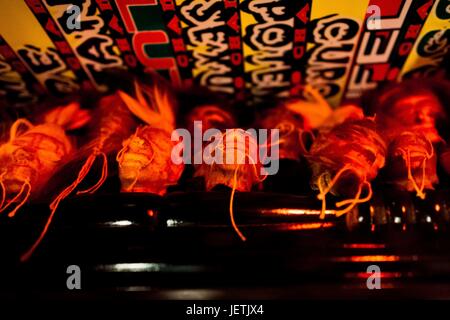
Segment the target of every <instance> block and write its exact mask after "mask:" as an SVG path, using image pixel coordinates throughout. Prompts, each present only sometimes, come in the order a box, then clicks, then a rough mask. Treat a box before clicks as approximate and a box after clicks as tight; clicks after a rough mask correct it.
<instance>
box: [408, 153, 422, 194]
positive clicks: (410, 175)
mask: <svg viewBox="0 0 450 320" xmlns="http://www.w3.org/2000/svg"><path fill="white" fill-rule="evenodd" d="M406 167H407V168H408V180H409V181H411V183H412V185H413V187H414V189H415V190H416V193H417V196H418V197H419V198H420V199H425V193H424V192H423V189H424V188H425V167H426V158H425V159H424V161H423V165H422V174H423V175H422V183H421V186H420V187H419V186H418V185H417V182H416V180H415V179H414V177H413V175H412V172H411V153H410V151H409V149H408V150H407V151H406Z"/></svg>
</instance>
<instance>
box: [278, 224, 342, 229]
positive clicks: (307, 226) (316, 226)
mask: <svg viewBox="0 0 450 320" xmlns="http://www.w3.org/2000/svg"><path fill="white" fill-rule="evenodd" d="M334 225H335V224H334V223H331V222H325V223H320V222H312V223H296V224H294V225H289V226H288V227H287V230H312V229H320V228H331V227H333V226H334Z"/></svg>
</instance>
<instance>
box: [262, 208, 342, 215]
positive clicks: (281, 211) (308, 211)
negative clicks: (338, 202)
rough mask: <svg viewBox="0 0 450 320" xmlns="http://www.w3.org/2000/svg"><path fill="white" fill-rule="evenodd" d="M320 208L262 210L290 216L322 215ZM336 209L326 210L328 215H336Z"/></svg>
mask: <svg viewBox="0 0 450 320" xmlns="http://www.w3.org/2000/svg"><path fill="white" fill-rule="evenodd" d="M320 212H321V211H320V210H314V209H290V208H279V209H267V210H262V211H261V213H262V214H277V215H280V216H290V215H317V216H318V215H320ZM335 212H336V210H325V214H326V215H334V214H335Z"/></svg>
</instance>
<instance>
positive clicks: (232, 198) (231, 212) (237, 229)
mask: <svg viewBox="0 0 450 320" xmlns="http://www.w3.org/2000/svg"><path fill="white" fill-rule="evenodd" d="M238 170H239V166H238V167H237V168H236V169H235V170H234V175H233V188H232V190H231V196H230V219H231V225H232V226H233V228H234V230H235V231H236V233H237V235H238V236H239V238H241V240H242V241H246V240H247V238H246V237H245V236H244V235H243V234H242V232H241V231H240V230H239V228H238V226H237V225H236V222H235V221H234V212H233V202H234V194H235V192H236V186H237V173H238Z"/></svg>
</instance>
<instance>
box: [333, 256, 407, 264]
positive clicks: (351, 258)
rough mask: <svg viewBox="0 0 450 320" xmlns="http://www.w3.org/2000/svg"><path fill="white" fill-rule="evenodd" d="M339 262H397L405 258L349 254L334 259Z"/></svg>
mask: <svg viewBox="0 0 450 320" xmlns="http://www.w3.org/2000/svg"><path fill="white" fill-rule="evenodd" d="M333 260H334V261H337V262H395V261H400V260H405V259H404V258H403V257H402V258H401V257H400V256H393V255H392V256H385V255H369V256H349V257H336V258H334V259H333Z"/></svg>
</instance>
